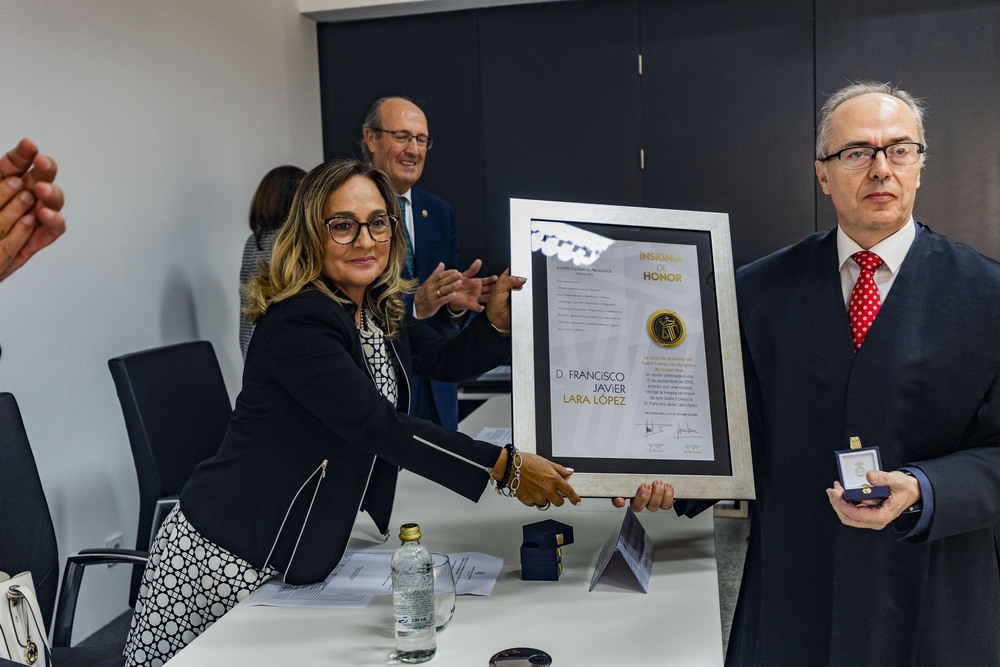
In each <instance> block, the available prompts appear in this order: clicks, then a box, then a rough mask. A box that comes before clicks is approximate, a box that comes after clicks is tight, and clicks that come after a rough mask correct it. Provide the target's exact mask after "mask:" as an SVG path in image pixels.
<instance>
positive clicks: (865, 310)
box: [847, 250, 882, 352]
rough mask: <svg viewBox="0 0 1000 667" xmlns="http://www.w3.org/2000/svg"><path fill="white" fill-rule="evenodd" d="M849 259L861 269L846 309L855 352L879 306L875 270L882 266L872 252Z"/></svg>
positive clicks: (858, 253) (858, 254) (857, 254)
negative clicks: (849, 319)
mask: <svg viewBox="0 0 1000 667" xmlns="http://www.w3.org/2000/svg"><path fill="white" fill-rule="evenodd" d="M851 259H853V260H854V261H855V262H857V264H858V266H859V267H861V273H860V274H859V275H858V282H856V283H854V289H853V290H851V301H850V303H849V304H848V307H847V311H848V312H847V314H848V315H849V316H850V318H851V333H852V334H854V351H855V352H857V351H858V349H859V348H860V347H861V343H862V342H863V341H864V339H865V335H866V334H867V333H868V329H869V327H871V325H872V321H873V320H874V319H875V316H876V315H877V314H878V309H879V306H880V305H881V301H880V299H879V296H878V287H877V286H876V285H875V270H876V269H877V268H878V267H880V266H882V258H881V257H879V256H878V255H876V254H875V253H873V252H868V251H867V250H862V251H860V252H856V253H854V254H853V255H851Z"/></svg>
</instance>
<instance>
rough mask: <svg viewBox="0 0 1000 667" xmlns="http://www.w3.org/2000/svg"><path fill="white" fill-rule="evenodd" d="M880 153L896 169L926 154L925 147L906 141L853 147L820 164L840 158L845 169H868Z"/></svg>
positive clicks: (833, 154) (838, 152) (828, 156)
mask: <svg viewBox="0 0 1000 667" xmlns="http://www.w3.org/2000/svg"><path fill="white" fill-rule="evenodd" d="M879 151H881V152H883V153H885V159H886V160H888V161H889V164H891V165H894V166H896V167H905V166H906V165H908V164H913V163H915V162H916V161H917V160H919V159H920V155H921V153H923V152H924V145H923V144H918V143H917V142H915V141H906V142H903V143H900V144H890V145H889V146H851V147H850V148H845V149H844V150H841V151H837V152H836V153H832V154H830V155H827V156H826V157H825V158H820V162H829V161H830V160H832V159H834V158H840V165H841V166H842V167H843V168H844V169H867V168H868V167H869V166H870V165H871V163H872V162H874V161H875V156H876V155H878V154H879Z"/></svg>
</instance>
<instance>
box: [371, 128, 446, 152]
mask: <svg viewBox="0 0 1000 667" xmlns="http://www.w3.org/2000/svg"><path fill="white" fill-rule="evenodd" d="M371 129H372V130H374V131H375V132H386V133H388V134H389V136H391V137H392V140H393V141H395V142H396V143H397V144H408V143H410V142H411V141H413V140H414V139H416V140H417V145H418V146H420V147H421V148H427V149H430V147H431V146H433V145H434V137H430V136H427V135H426V134H412V133H411V132H407V131H406V130H387V129H385V128H382V127H373V128H371Z"/></svg>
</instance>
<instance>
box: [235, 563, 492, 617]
mask: <svg viewBox="0 0 1000 667" xmlns="http://www.w3.org/2000/svg"><path fill="white" fill-rule="evenodd" d="M392 554H393V552H392V551H391V550H388V549H366V550H361V551H355V550H348V551H346V552H345V553H344V557H343V558H342V559H341V560H340V563H338V564H337V567H335V568H334V569H333V572H331V573H330V576H328V577H327V578H326V580H325V581H322V582H320V583H316V584H309V585H307V586H290V585H288V584H284V583H282V582H281V581H280V580H272V581H269V582H267V583H266V584H264V585H263V586H261V587H260V590H258V591H257V593H256V594H255V595H254V597H253V599H252V600H251V601H250V604H251V605H267V606H272V607H328V608H344V609H364V608H365V607H366V606H367V605H368V603H369V602H371V599H372V598H373V597H375V596H376V595H392V570H391V567H390V562H391V561H392ZM448 558H449V559H450V560H451V567H452V572H453V573H454V575H455V593H456V594H457V595H482V596H489V595H490V594H491V593H492V592H493V586H494V585H495V584H496V580H497V577H498V576H499V574H500V570H501V568H502V567H503V559H502V558H497V557H496V556H490V555H487V554H483V553H477V552H473V551H465V552H461V553H454V554H448Z"/></svg>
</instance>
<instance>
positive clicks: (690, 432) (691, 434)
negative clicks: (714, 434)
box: [674, 422, 702, 440]
mask: <svg viewBox="0 0 1000 667" xmlns="http://www.w3.org/2000/svg"><path fill="white" fill-rule="evenodd" d="M701 437H702V435H701V433H700V432H699V431H698V429H696V428H694V427H693V426H691V425H690V424H688V423H687V422H684V423H683V424H678V425H677V432H676V433H675V434H674V439H675V440H680V439H681V438H701Z"/></svg>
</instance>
